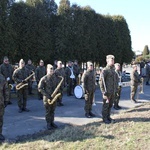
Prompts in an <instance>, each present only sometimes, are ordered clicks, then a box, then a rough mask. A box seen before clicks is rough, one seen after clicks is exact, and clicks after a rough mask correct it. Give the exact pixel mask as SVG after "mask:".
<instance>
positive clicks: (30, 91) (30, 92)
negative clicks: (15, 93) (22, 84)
mask: <svg viewBox="0 0 150 150" xmlns="http://www.w3.org/2000/svg"><path fill="white" fill-rule="evenodd" d="M32 84H33V81H29V82H28V94H32Z"/></svg>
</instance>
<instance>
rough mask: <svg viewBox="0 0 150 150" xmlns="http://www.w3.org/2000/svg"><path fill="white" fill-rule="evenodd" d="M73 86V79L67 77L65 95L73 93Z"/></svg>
mask: <svg viewBox="0 0 150 150" xmlns="http://www.w3.org/2000/svg"><path fill="white" fill-rule="evenodd" d="M73 86H74V79H69V80H68V85H67V95H72V94H73Z"/></svg>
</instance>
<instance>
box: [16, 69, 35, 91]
mask: <svg viewBox="0 0 150 150" xmlns="http://www.w3.org/2000/svg"><path fill="white" fill-rule="evenodd" d="M34 75H35V73H34V72H33V73H32V74H31V75H30V76H28V77H27V78H26V79H25V80H24V81H26V82H27V81H28V80H29V79H30V78H31V77H32V76H34ZM25 86H28V83H22V82H21V83H19V84H17V85H16V90H17V91H18V90H20V89H22V88H24V87H25Z"/></svg>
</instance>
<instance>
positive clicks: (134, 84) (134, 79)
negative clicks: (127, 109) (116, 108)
mask: <svg viewBox="0 0 150 150" xmlns="http://www.w3.org/2000/svg"><path fill="white" fill-rule="evenodd" d="M132 68H133V71H132V72H131V74H130V78H131V95H130V98H131V101H132V102H133V103H136V102H137V101H136V100H135V95H136V92H137V89H138V85H139V83H141V80H140V76H139V73H138V72H137V65H133V66H132Z"/></svg>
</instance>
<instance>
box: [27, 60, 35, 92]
mask: <svg viewBox="0 0 150 150" xmlns="http://www.w3.org/2000/svg"><path fill="white" fill-rule="evenodd" d="M26 68H27V69H28V70H29V73H30V74H32V72H33V71H34V70H35V67H34V65H33V64H32V61H31V59H29V60H28V62H27V64H26ZM32 80H33V77H32V78H30V80H29V81H28V94H29V95H32V94H33V93H32V84H33V81H32Z"/></svg>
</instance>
